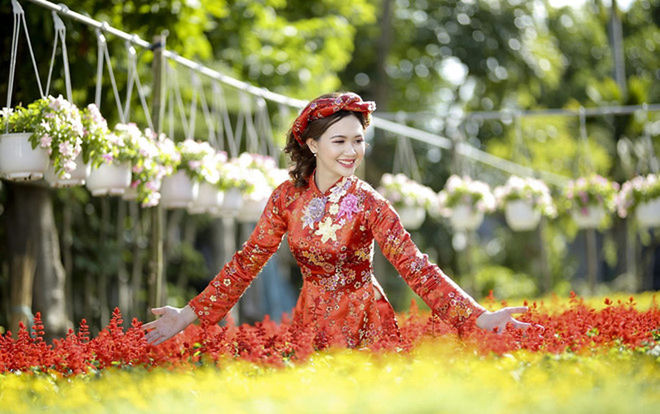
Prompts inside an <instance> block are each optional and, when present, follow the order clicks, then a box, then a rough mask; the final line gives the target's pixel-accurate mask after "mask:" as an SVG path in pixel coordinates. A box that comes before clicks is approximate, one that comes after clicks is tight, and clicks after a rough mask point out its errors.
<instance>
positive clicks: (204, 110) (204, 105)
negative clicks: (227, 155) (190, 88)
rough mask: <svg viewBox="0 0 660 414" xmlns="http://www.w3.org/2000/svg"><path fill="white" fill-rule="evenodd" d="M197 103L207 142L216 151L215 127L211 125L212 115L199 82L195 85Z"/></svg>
mask: <svg viewBox="0 0 660 414" xmlns="http://www.w3.org/2000/svg"><path fill="white" fill-rule="evenodd" d="M197 89H198V95H199V102H200V104H201V107H202V114H204V122H205V123H206V128H207V130H208V141H209V143H210V144H211V145H212V146H213V148H215V149H218V139H217V137H216V133H215V125H213V115H212V113H211V111H210V110H209V106H208V103H207V101H206V95H205V94H204V88H202V83H201V81H200V82H198V83H197Z"/></svg>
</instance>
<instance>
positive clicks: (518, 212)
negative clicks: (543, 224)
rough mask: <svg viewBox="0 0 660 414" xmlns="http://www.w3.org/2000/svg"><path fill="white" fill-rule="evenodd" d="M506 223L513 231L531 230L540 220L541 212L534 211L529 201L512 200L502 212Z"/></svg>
mask: <svg viewBox="0 0 660 414" xmlns="http://www.w3.org/2000/svg"><path fill="white" fill-rule="evenodd" d="M504 217H505V218H506V222H507V224H508V225H509V227H511V229H512V230H514V231H526V230H533V229H535V228H536V226H537V225H538V224H539V221H540V220H541V212H540V211H538V210H535V209H534V206H533V205H532V202H531V200H513V201H509V202H508V203H507V204H506V207H505V210H504Z"/></svg>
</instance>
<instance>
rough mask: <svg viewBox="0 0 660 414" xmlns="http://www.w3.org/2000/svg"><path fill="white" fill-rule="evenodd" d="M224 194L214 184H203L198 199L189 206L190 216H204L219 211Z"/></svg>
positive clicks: (200, 186)
mask: <svg viewBox="0 0 660 414" xmlns="http://www.w3.org/2000/svg"><path fill="white" fill-rule="evenodd" d="M223 198H224V193H223V192H222V191H220V190H219V189H218V187H216V186H215V185H213V184H209V183H206V182H204V183H201V184H200V185H199V191H198V193H197V198H195V200H193V202H192V203H190V206H188V212H189V213H190V214H203V213H209V212H213V211H215V210H217V209H218V208H219V207H220V205H221V204H222V200H223Z"/></svg>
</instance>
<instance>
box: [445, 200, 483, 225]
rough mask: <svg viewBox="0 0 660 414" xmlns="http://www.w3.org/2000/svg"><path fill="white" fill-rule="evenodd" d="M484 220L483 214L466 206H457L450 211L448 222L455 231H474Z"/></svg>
mask: <svg viewBox="0 0 660 414" xmlns="http://www.w3.org/2000/svg"><path fill="white" fill-rule="evenodd" d="M483 220H484V213H483V212H481V211H479V210H477V209H476V208H474V207H473V206H471V205H468V204H459V205H457V206H455V207H454V208H453V209H452V212H451V216H450V217H449V221H450V222H451V225H452V226H453V227H454V229H456V230H475V229H476V228H477V227H479V225H480V224H481V222H482V221H483Z"/></svg>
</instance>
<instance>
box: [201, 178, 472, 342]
mask: <svg viewBox="0 0 660 414" xmlns="http://www.w3.org/2000/svg"><path fill="white" fill-rule="evenodd" d="M285 233H288V235H287V237H288V242H289V246H290V248H291V252H292V253H293V256H294V258H295V259H296V261H297V263H298V265H299V266H300V269H301V272H302V277H303V286H302V290H301V292H300V296H299V298H298V302H297V304H296V306H295V308H294V310H293V323H294V325H295V324H301V325H300V326H303V327H306V328H311V329H314V330H315V331H317V332H320V331H322V330H323V331H325V332H331V333H333V334H335V335H337V334H338V335H339V337H340V342H342V343H344V344H345V345H347V346H349V347H356V346H364V345H369V344H372V343H374V342H376V341H378V340H379V339H381V338H385V337H390V338H391V335H395V336H396V335H397V334H398V329H397V325H396V319H395V315H394V311H393V310H392V307H391V305H390V304H389V303H388V302H387V300H386V299H384V298H385V296H384V295H383V299H381V300H378V301H377V300H376V299H375V295H374V283H373V280H374V279H373V263H372V257H373V249H374V240H376V241H377V242H378V245H379V246H381V249H382V251H383V254H384V255H385V257H387V259H388V260H389V261H390V262H391V263H392V264H393V265H394V267H395V268H396V269H397V271H398V272H399V273H400V274H401V276H403V278H404V279H405V281H406V282H407V283H408V285H410V287H411V288H412V289H413V290H414V291H415V293H417V294H418V295H419V296H420V297H421V298H422V299H423V300H424V301H425V302H426V303H427V304H428V305H429V307H430V308H431V309H432V310H433V311H434V312H435V313H436V314H438V315H439V316H440V317H441V318H442V319H443V320H444V321H445V322H447V323H448V324H450V325H453V326H454V327H456V328H457V329H459V331H460V330H463V329H465V328H467V327H471V326H474V321H475V319H476V318H477V317H478V316H479V315H480V314H481V313H482V312H484V308H482V307H481V306H480V305H479V304H478V303H476V302H475V301H474V300H473V299H472V298H471V297H470V296H469V295H467V294H466V293H465V292H464V291H463V290H462V289H461V288H460V287H458V286H457V285H456V284H455V283H454V282H453V281H452V280H451V279H450V278H449V277H447V276H446V275H445V274H444V273H443V272H442V271H441V270H440V268H438V266H436V265H434V264H432V263H430V262H429V260H428V256H427V255H425V254H422V253H421V252H420V251H419V249H418V248H417V246H415V244H414V243H413V242H412V240H411V239H410V235H409V234H408V232H407V231H406V230H405V229H404V228H403V226H402V225H401V222H400V220H399V216H398V215H397V214H396V212H395V211H394V209H393V208H392V207H391V205H390V204H389V202H388V201H387V200H385V199H384V198H383V197H382V196H381V195H380V194H379V193H378V192H376V191H375V190H374V189H373V188H372V187H371V186H370V185H369V184H367V183H366V182H364V181H362V180H360V179H358V178H357V177H355V176H350V177H343V178H342V179H340V180H338V181H337V182H336V183H335V184H334V185H333V186H332V187H331V188H330V189H328V191H326V192H325V193H321V191H320V190H319V189H318V188H317V187H316V184H315V183H314V180H313V179H310V180H309V185H308V186H307V187H295V186H294V184H293V182H291V181H287V182H285V183H283V184H281V185H280V186H279V187H278V188H276V189H275V190H274V191H273V193H272V195H271V196H270V199H269V200H268V204H267V205H266V208H265V210H264V213H263V214H262V216H261V218H260V219H259V222H258V223H257V226H256V228H255V230H254V232H253V233H252V235H251V236H250V238H249V239H248V240H247V241H246V242H245V243H244V244H243V246H242V248H241V250H239V251H238V252H237V253H236V254H235V255H234V256H233V258H232V259H231V261H230V262H228V263H227V264H226V265H225V266H224V267H223V268H222V270H221V271H220V273H219V274H218V275H217V276H215V278H214V279H213V280H212V281H211V283H209V285H208V286H207V287H206V289H204V291H202V292H201V293H200V294H199V295H198V296H197V297H195V298H194V299H193V300H191V301H190V303H189V305H190V306H191V307H192V309H193V310H194V311H195V314H196V315H197V316H198V318H199V319H200V320H201V321H202V322H203V323H217V322H218V321H219V320H220V319H222V318H223V317H224V316H225V315H226V314H227V312H228V311H229V310H230V309H231V307H232V306H233V305H234V304H235V303H236V302H237V301H238V299H239V298H240V296H241V295H242V294H243V292H244V291H245V289H246V288H247V287H248V285H249V284H250V282H251V281H252V280H253V279H254V278H255V277H256V276H257V274H258V273H259V271H260V270H261V269H262V267H263V266H264V265H265V264H266V262H267V261H268V259H269V258H270V257H271V255H272V254H273V253H275V252H276V251H277V249H278V247H279V245H280V243H281V241H282V237H283V236H284V234H285ZM376 288H377V289H379V290H380V287H379V286H377V285H376ZM381 293H382V292H381Z"/></svg>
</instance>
